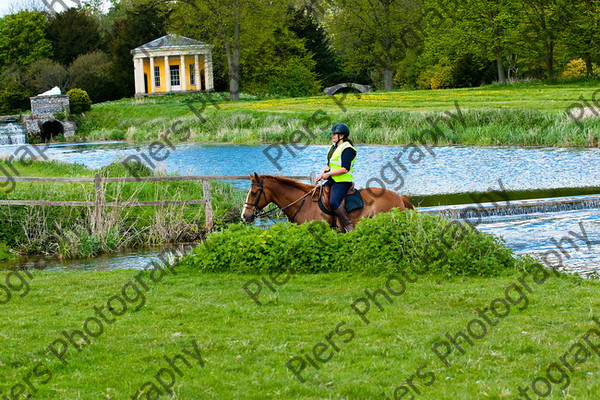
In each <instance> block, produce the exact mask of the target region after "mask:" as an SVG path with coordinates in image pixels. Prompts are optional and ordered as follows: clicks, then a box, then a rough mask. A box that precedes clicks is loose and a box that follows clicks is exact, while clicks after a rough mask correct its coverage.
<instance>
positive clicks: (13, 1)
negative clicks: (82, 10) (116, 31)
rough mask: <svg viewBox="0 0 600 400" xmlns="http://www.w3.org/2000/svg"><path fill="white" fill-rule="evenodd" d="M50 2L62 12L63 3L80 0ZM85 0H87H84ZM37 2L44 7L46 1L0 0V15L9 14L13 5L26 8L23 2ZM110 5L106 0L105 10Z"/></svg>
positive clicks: (74, 5) (74, 4)
mask: <svg viewBox="0 0 600 400" xmlns="http://www.w3.org/2000/svg"><path fill="white" fill-rule="evenodd" d="M46 1H47V2H48V3H49V4H54V9H55V11H57V12H60V11H62V10H63V6H62V5H61V3H64V4H65V5H67V6H72V7H76V6H77V3H78V1H77V0H46ZM84 1H85V0H84ZM33 3H35V4H37V5H39V7H43V6H44V3H43V1H42V0H0V16H5V15H6V14H8V13H9V12H10V9H11V7H12V8H17V9H19V8H24V7H23V4H28V5H29V4H33ZM109 5H110V2H109V1H107V0H105V1H104V8H105V10H104V11H105V12H106V11H107V8H108V6H109Z"/></svg>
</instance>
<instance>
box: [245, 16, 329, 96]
mask: <svg viewBox="0 0 600 400" xmlns="http://www.w3.org/2000/svg"><path fill="white" fill-rule="evenodd" d="M250 50H252V51H250ZM258 59H260V62H259V63H257V62H256V60H258ZM315 64H316V63H315V61H314V60H313V59H312V58H311V56H310V54H309V53H308V52H307V51H306V49H305V47H304V43H303V40H302V39H299V38H297V37H296V36H295V35H294V33H293V32H291V31H289V30H288V29H286V28H281V29H278V30H276V31H275V32H274V33H273V35H272V36H268V37H266V38H264V40H263V41H262V42H261V43H257V45H256V46H253V47H252V48H251V49H246V52H245V56H244V57H243V58H242V63H241V67H240V74H241V76H242V77H243V78H244V79H243V80H242V81H241V88H242V89H243V90H244V91H245V92H248V93H257V94H269V95H280V96H290V97H298V96H309V95H314V94H316V93H317V92H318V90H319V82H318V79H317V77H316V74H315V73H314V72H313V71H314V67H315Z"/></svg>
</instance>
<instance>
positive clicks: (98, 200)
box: [0, 172, 316, 231]
mask: <svg viewBox="0 0 600 400" xmlns="http://www.w3.org/2000/svg"><path fill="white" fill-rule="evenodd" d="M315 177H316V175H315V173H314V172H311V173H310V175H309V176H285V178H290V179H296V180H309V181H310V182H311V183H312V184H314V182H315ZM249 179H250V176H248V175H239V176H238V175H191V176H144V177H139V178H135V177H120V178H103V177H101V176H100V174H96V175H95V176H94V177H93V178H55V177H30V176H23V177H11V178H8V177H6V176H3V177H0V182H5V181H8V180H11V181H14V182H40V183H93V184H94V189H95V190H94V201H52V200H0V206H60V207H94V217H95V218H94V221H97V222H99V221H101V212H102V208H103V207H137V206H167V205H190V204H204V209H205V217H206V229H207V230H209V231H210V230H212V229H213V224H214V221H213V211H212V203H211V196H210V181H225V180H227V181H229V180H249ZM176 181H202V189H203V199H202V200H157V201H122V202H119V201H112V202H110V201H109V202H106V201H105V196H104V190H103V187H102V184H103V183H117V182H176ZM92 228H93V229H94V230H97V229H99V227H98V226H96V227H92Z"/></svg>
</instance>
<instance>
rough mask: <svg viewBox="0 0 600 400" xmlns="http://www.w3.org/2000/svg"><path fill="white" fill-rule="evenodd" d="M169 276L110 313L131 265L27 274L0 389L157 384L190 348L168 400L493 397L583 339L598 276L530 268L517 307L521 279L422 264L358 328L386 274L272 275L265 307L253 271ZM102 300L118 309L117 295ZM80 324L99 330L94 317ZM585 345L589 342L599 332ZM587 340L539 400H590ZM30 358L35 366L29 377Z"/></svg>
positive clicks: (101, 391) (3, 341)
mask: <svg viewBox="0 0 600 400" xmlns="http://www.w3.org/2000/svg"><path fill="white" fill-rule="evenodd" d="M175 271H176V272H177V275H173V274H171V273H167V274H166V276H165V277H164V279H163V280H162V281H161V282H159V283H153V282H152V281H151V280H150V277H149V273H145V274H144V275H142V276H141V279H142V281H143V282H145V283H147V284H148V290H145V289H142V288H141V287H140V286H139V285H138V288H139V290H140V292H141V293H142V294H143V301H144V303H143V305H142V297H141V296H138V297H137V298H136V295H135V292H134V291H133V290H132V289H131V287H130V288H128V289H127V290H128V296H129V299H131V301H130V302H126V304H127V305H128V308H127V311H125V312H124V313H123V314H122V315H121V316H119V317H115V316H113V315H112V314H110V313H109V312H108V311H107V308H106V304H107V301H108V299H109V298H111V297H112V296H115V295H119V293H120V292H121V290H122V287H123V286H124V285H125V284H127V282H130V281H135V279H134V276H136V275H137V274H138V272H136V271H110V272H99V271H98V272H88V271H78V272H51V271H32V276H33V279H31V280H30V291H29V293H28V294H27V295H26V296H25V297H23V298H21V297H20V296H18V295H17V293H15V294H14V297H13V299H12V300H11V301H10V302H9V303H7V304H4V305H2V306H1V307H2V308H3V310H2V313H3V315H5V316H9V317H7V318H3V327H2V335H0V363H1V365H2V368H1V369H0V378H1V379H0V396H2V395H7V396H10V394H9V393H10V390H11V388H13V387H14V385H21V387H19V386H17V388H16V390H17V392H18V391H19V390H21V388H23V389H22V390H23V393H24V394H23V395H22V398H24V397H25V396H26V394H27V393H31V392H32V391H31V390H30V389H29V388H28V387H27V386H26V383H25V381H24V380H25V378H27V377H29V378H28V379H29V381H30V383H31V384H32V385H33V386H34V388H35V390H36V392H35V393H34V394H33V396H32V397H31V398H32V399H33V400H35V399H57V400H60V399H65V400H67V399H68V400H75V399H81V400H84V399H85V400H87V399H91V398H103V399H130V398H135V397H132V396H134V394H135V393H136V392H138V391H139V389H140V388H141V387H142V386H143V385H144V384H145V383H146V382H153V383H154V384H155V385H157V387H158V389H159V390H161V391H163V392H164V389H163V388H162V387H161V386H160V384H159V383H158V382H157V381H156V380H155V379H154V376H155V375H156V374H157V373H158V372H159V370H160V369H161V368H170V367H169V365H168V364H167V363H166V361H165V359H164V357H165V356H167V357H169V358H173V357H174V356H176V355H184V356H186V358H187V359H188V360H189V362H190V365H191V367H189V368H188V367H187V366H186V365H185V364H184V362H183V361H181V360H178V361H176V364H177V365H178V367H179V369H180V371H181V373H182V375H179V374H177V373H175V372H173V375H174V377H175V382H174V384H173V391H174V394H173V395H172V396H171V397H170V398H173V399H188V400H195V399H198V398H207V399H238V398H239V399H256V400H258V399H261V400H262V399H282V398H285V399H381V398H385V397H384V396H383V395H382V393H384V394H385V396H387V397H389V398H394V390H396V388H398V387H400V386H405V387H408V385H407V379H412V380H411V382H412V383H413V385H414V387H415V388H416V389H417V390H419V392H420V395H415V398H417V399H418V398H423V399H444V400H445V399H492V400H500V399H506V398H513V397H518V396H519V393H518V387H519V386H521V387H523V388H526V387H528V388H529V389H528V393H529V394H530V396H532V398H534V396H533V392H532V389H531V384H532V381H533V380H534V379H535V378H536V377H538V376H541V377H546V369H547V367H548V366H549V365H550V364H552V363H554V362H557V363H560V360H559V358H560V357H562V356H564V354H565V353H566V352H568V350H569V348H570V347H571V346H572V345H573V344H574V343H576V342H581V343H583V344H584V346H585V343H584V342H583V341H582V340H580V338H581V336H582V335H583V334H585V333H586V332H587V331H588V330H589V329H591V328H594V327H595V324H594V323H593V322H592V321H591V317H592V316H594V315H596V316H598V315H599V314H600V310H598V301H597V299H598V297H599V296H600V284H599V283H598V282H594V281H584V280H581V279H576V278H568V277H554V276H551V277H549V278H548V279H547V280H546V281H545V282H544V283H542V284H537V283H535V282H534V281H533V278H532V277H531V276H526V277H525V278H523V282H525V283H526V284H527V285H528V286H529V287H530V288H531V293H530V292H527V291H525V290H523V295H522V300H520V302H517V300H518V299H519V294H518V293H517V292H516V291H514V290H510V291H508V295H507V294H506V293H507V288H509V287H514V285H519V287H520V285H522V283H519V278H520V277H521V275H520V274H518V275H509V276H502V277H491V278H490V277H488V278H478V277H471V278H462V277H452V278H441V277H439V276H436V275H423V276H420V277H419V279H418V280H417V281H415V282H414V283H410V284H409V285H408V286H407V288H406V291H405V292H404V293H403V294H402V295H401V296H399V297H392V303H389V302H388V301H387V300H385V298H384V297H383V296H381V295H380V296H378V299H379V301H380V302H381V306H382V309H383V310H379V309H377V308H376V307H375V306H374V305H373V304H372V305H371V310H370V311H369V313H368V314H367V317H368V318H369V321H370V324H368V325H367V324H365V323H364V321H363V320H362V319H361V318H360V317H359V316H358V315H357V314H356V313H355V312H354V311H353V309H352V308H351V304H352V303H353V302H355V301H356V300H357V299H359V298H364V297H365V290H369V291H370V292H373V291H374V290H376V289H379V288H385V285H386V281H387V277H383V276H377V277H369V276H364V275H360V274H355V273H348V272H343V273H342V272H340V273H328V274H309V275H304V274H298V275H294V276H293V277H292V279H290V281H289V282H287V283H286V284H285V285H282V286H275V287H276V292H275V293H274V292H271V291H270V290H268V288H267V287H266V286H265V287H264V288H263V291H264V293H263V297H262V300H263V302H262V303H263V305H262V306H258V305H256V304H255V303H254V302H253V301H252V300H251V299H250V298H249V297H248V295H247V294H246V293H245V292H244V290H242V286H243V285H244V284H245V283H246V282H247V281H248V280H249V279H257V280H259V279H260V278H261V276H254V275H238V274H224V273H219V274H198V273H197V272H194V271H191V270H185V269H184V270H181V271H180V270H178V269H177V268H175ZM266 278H267V279H268V277H266ZM2 280H4V276H2ZM57 282H60V284H57ZM511 285H513V286H511ZM506 296H511V298H512V299H513V301H514V303H515V305H512V304H510V305H509V306H510V312H509V314H508V315H507V316H505V317H504V318H502V319H500V320H499V321H496V320H497V319H496V318H495V317H493V316H492V317H491V318H492V322H494V323H496V322H497V324H496V325H495V326H489V325H487V331H486V334H485V335H484V337H482V338H480V339H477V340H473V345H472V346H470V345H468V344H464V346H463V349H464V352H465V353H464V354H461V352H460V351H459V350H457V349H456V348H451V353H450V355H449V356H447V358H446V361H447V362H448V363H449V364H450V365H449V366H446V365H445V364H444V363H443V362H442V361H441V360H440V358H439V357H438V356H436V354H435V353H434V352H433V350H432V347H433V346H434V345H435V344H436V343H439V342H440V341H444V340H447V338H446V337H445V334H446V333H448V334H451V335H455V334H456V333H457V332H459V331H462V332H467V331H466V329H467V328H466V327H467V325H468V324H469V322H470V321H471V320H473V319H476V318H480V317H478V311H477V310H478V309H480V308H485V307H489V306H490V302H491V301H492V300H493V299H496V298H505V297H506ZM111 306H112V307H118V309H116V311H118V312H120V310H121V309H122V305H119V302H118V301H113V303H111ZM94 307H98V308H101V307H104V313H105V314H106V316H107V318H108V319H110V320H112V321H113V322H112V323H111V324H110V325H109V324H104V325H103V329H104V330H103V332H102V333H101V334H100V335H98V336H97V337H92V338H90V343H89V344H88V343H86V342H85V341H84V339H83V338H81V337H79V336H75V337H74V341H75V342H77V343H78V345H79V346H81V351H77V350H76V349H75V347H74V345H73V344H67V345H68V348H66V349H65V354H64V360H65V363H64V364H63V363H62V362H60V361H58V359H57V357H56V356H55V354H53V353H52V352H50V351H48V350H47V349H48V346H49V345H50V344H52V343H53V342H54V341H55V340H57V339H61V338H62V339H65V337H64V336H63V334H62V332H63V331H65V332H67V333H68V334H71V333H72V332H73V331H75V330H83V328H82V326H83V323H84V321H86V320H88V319H89V318H90V317H94V316H95V317H97V318H98V319H100V317H98V316H97V314H96V313H95V311H94ZM500 307H501V306H500ZM501 311H502V310H501ZM342 322H345V325H344V326H343V327H342V330H345V329H351V330H352V332H353V334H354V335H353V336H352V339H350V337H351V336H350V335H349V334H345V335H344V336H343V337H340V336H338V335H336V334H334V335H333V339H332V340H333V341H334V343H335V344H336V346H337V348H338V349H339V350H338V351H333V350H332V349H331V348H329V349H328V350H327V351H325V352H324V353H323V356H322V358H324V357H329V355H330V354H331V358H330V360H329V361H327V362H318V364H317V365H318V366H319V369H318V370H317V369H315V368H314V367H312V366H310V364H309V363H308V362H307V367H306V369H305V370H304V372H302V377H303V378H304V379H305V380H306V382H305V383H301V382H300V381H299V380H298V379H297V378H296V377H295V376H294V375H293V374H292V372H291V371H290V370H289V369H288V368H287V367H286V365H285V364H286V362H288V361H289V360H290V359H291V358H292V357H297V356H302V353H301V351H303V350H304V351H305V353H304V354H312V351H313V348H314V346H315V345H316V344H318V343H321V342H323V343H327V341H326V339H325V337H326V336H327V335H328V333H329V332H330V331H332V330H334V331H335V327H336V326H337V325H338V324H340V323H342ZM89 328H90V329H91V330H92V331H93V332H98V328H97V326H96V325H95V324H94V323H90V324H89ZM596 328H597V326H596ZM473 329H479V328H478V327H474V328H473ZM476 334H478V335H479V334H480V331H479V330H478V331H476ZM193 340H195V341H196V342H197V345H198V349H199V351H200V353H201V358H202V360H203V362H204V367H200V365H199V363H198V362H197V361H196V360H195V359H193V358H192V357H190V356H187V355H185V354H184V353H183V352H182V351H183V349H186V350H187V351H188V352H190V353H192V354H194V349H193V346H192V342H193ZM344 340H345V342H344ZM592 340H594V343H597V340H596V337H595V336H592ZM65 343H67V342H66V340H65ZM60 345H61V343H59V344H57V345H56V346H57V348H58V349H60ZM588 351H589V354H588V355H587V356H586V355H584V354H583V353H580V355H579V357H580V358H579V360H580V362H579V363H576V362H574V359H573V357H574V355H573V351H571V353H569V354H570V355H569V356H568V357H567V360H568V362H570V363H571V364H572V365H574V366H573V368H572V369H571V370H569V369H567V368H564V371H565V375H566V376H565V377H561V375H560V373H559V371H552V372H551V374H552V377H553V379H554V381H555V382H560V383H551V391H552V393H551V395H550V396H548V397H547V398H549V399H562V398H576V399H589V400H592V399H596V398H597V393H598V392H599V391H600V374H598V373H597V365H598V357H600V356H599V355H598V354H596V353H594V352H593V351H592V350H588ZM313 360H314V359H313ZM36 365H37V369H36V373H37V374H38V375H35V374H33V373H32V370H33V369H34V368H35V367H36ZM421 367H423V368H422V369H421V370H420V371H419V373H420V374H421V377H417V376H416V374H417V370H419V368H421ZM47 371H49V372H47ZM49 374H51V375H49ZM425 374H431V375H428V376H426V377H423V375H425ZM411 377H412V378H411ZM163 380H164V381H165V382H166V383H169V382H170V378H169V375H168V373H166V372H163ZM426 383H427V384H428V385H426ZM561 387H564V390H561ZM149 388H150V387H149V386H147V387H146V389H147V390H148V389H149ZM540 388H541V386H540ZM402 390H404V389H400V392H399V393H401V392H402ZM409 390H410V388H409ZM538 390H539V389H538ZM154 394H156V392H154ZM152 397H153V395H152V394H149V396H148V398H152ZM143 398H146V397H143ZM161 398H162V397H161ZM407 398H410V395H409V396H408V397H407Z"/></svg>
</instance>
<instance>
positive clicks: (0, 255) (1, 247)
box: [0, 242, 15, 262]
mask: <svg viewBox="0 0 600 400" xmlns="http://www.w3.org/2000/svg"><path fill="white" fill-rule="evenodd" d="M12 258H15V256H14V255H13V254H12V253H11V252H10V249H9V248H8V246H7V245H6V244H5V243H2V242H0V262H1V261H6V260H10V259H12Z"/></svg>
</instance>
